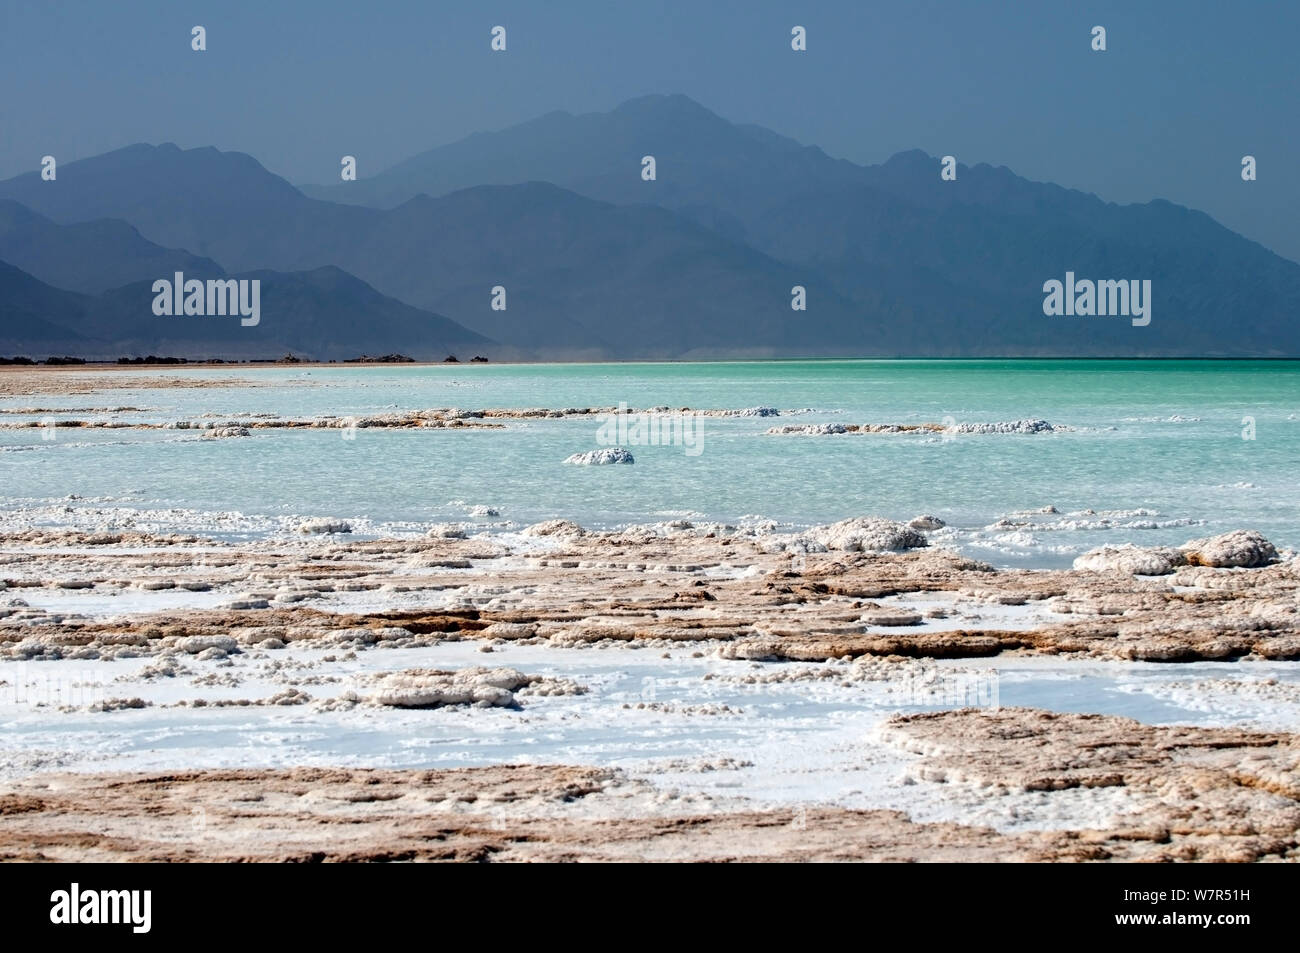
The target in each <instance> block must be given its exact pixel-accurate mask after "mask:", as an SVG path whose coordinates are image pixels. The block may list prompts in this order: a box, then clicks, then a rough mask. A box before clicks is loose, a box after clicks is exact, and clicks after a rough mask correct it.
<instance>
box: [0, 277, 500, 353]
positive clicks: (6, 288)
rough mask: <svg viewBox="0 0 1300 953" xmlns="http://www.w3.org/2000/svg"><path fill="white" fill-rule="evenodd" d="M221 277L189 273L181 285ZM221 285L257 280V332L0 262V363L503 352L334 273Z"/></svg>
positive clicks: (134, 291) (149, 296)
mask: <svg viewBox="0 0 1300 953" xmlns="http://www.w3.org/2000/svg"><path fill="white" fill-rule="evenodd" d="M223 274H224V273H223V272H221V271H220V269H212V270H209V271H206V272H204V271H200V270H197V269H196V270H195V271H192V272H186V273H185V277H186V279H190V278H199V279H206V278H213V277H219V276H222V275H223ZM160 277H164V276H160ZM165 277H169V278H170V277H171V276H170V275H167V276H165ZM229 277H231V278H237V279H238V278H248V279H260V280H261V282H262V284H261V320H260V323H259V324H257V325H256V326H252V327H244V326H242V325H241V324H240V318H239V316H238V315H234V316H231V315H226V316H207V317H199V316H193V315H190V316H185V315H179V316H177V315H172V316H158V315H155V314H154V313H153V300H154V293H153V290H152V286H153V280H154V279H146V280H144V281H140V282H135V283H132V284H129V285H126V286H124V287H121V288H115V289H112V290H110V291H107V292H105V293H103V294H101V295H98V296H95V297H90V296H87V295H80V294H75V293H72V292H67V291H61V290H59V289H57V288H52V287H50V286H49V285H47V284H45V283H44V282H41V281H38V280H37V279H36V278H33V277H32V276H31V275H28V274H26V273H25V272H23V271H20V270H19V269H17V268H15V267H13V266H12V265H9V264H6V263H4V262H0V355H5V356H9V355H25V356H28V357H34V358H38V359H39V358H44V357H49V356H61V355H65V354H74V355H76V356H79V357H86V358H90V359H97V360H113V359H115V358H117V357H120V356H131V355H141V354H158V355H162V356H169V357H186V358H192V359H206V358H213V357H220V358H228V359H229V358H248V359H254V358H260V359H266V358H276V357H279V356H281V355H283V354H284V353H285V352H287V351H290V352H293V353H294V354H296V355H298V356H299V357H304V358H313V359H316V360H346V359H347V358H352V357H359V356H361V355H362V354H372V355H374V354H384V353H393V352H400V353H403V354H406V355H407V356H409V357H414V358H416V359H418V360H442V358H444V357H446V356H447V355H448V354H466V355H467V356H469V357H472V356H474V355H475V354H486V355H488V356H494V355H499V354H501V353H503V352H502V349H501V348H499V347H498V346H496V345H495V343H494V342H492V341H490V340H488V339H487V338H484V337H482V336H481V335H478V334H475V333H474V332H472V331H469V330H467V329H466V328H463V327H461V326H460V325H458V324H456V323H455V322H454V321H451V320H449V319H448V318H444V317H442V316H441V315H436V314H431V313H429V312H427V311H421V310H419V309H418V308H413V307H411V306H410V305H407V304H403V303H402V302H400V301H397V300H395V299H393V298H389V297H386V296H384V295H381V294H379V292H377V291H375V289H374V288H372V287H370V286H369V285H367V284H366V283H365V282H363V281H361V280H360V279H358V278H355V277H353V276H352V275H349V274H347V273H346V272H344V271H341V270H340V269H338V268H332V267H331V268H319V269H316V270H313V271H309V272H297V273H284V272H273V271H255V272H248V273H244V274H239V275H231V276H229ZM471 352H472V353H471Z"/></svg>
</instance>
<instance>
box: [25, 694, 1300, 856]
mask: <svg viewBox="0 0 1300 953" xmlns="http://www.w3.org/2000/svg"><path fill="white" fill-rule="evenodd" d="M883 739H884V741H885V742H886V743H891V744H895V745H899V746H902V747H904V748H907V749H910V750H912V751H914V752H917V753H918V754H920V756H921V760H920V762H919V763H918V767H917V773H918V774H919V776H920V778H921V780H918V781H917V782H916V783H945V784H978V785H981V786H984V787H985V788H987V789H988V794H989V796H990V797H993V798H996V797H998V796H1001V793H1002V792H1005V791H1015V790H1032V791H1039V792H1042V796H1043V797H1046V798H1051V797H1055V796H1064V794H1063V792H1068V791H1071V790H1076V789H1084V790H1086V789H1089V788H1099V787H1113V786H1123V787H1125V788H1127V789H1129V790H1130V792H1131V793H1132V794H1133V795H1134V796H1135V797H1136V798H1138V799H1140V800H1139V803H1140V805H1141V810H1140V811H1139V812H1137V813H1135V814H1131V815H1123V816H1119V817H1117V818H1115V820H1114V823H1113V825H1111V826H1107V827H1099V828H1096V829H1079V830H1043V831H1030V832H1018V833H1002V832H998V831H996V830H993V829H990V828H987V827H976V826H969V825H963V824H959V823H953V822H936V823H918V822H915V821H912V820H910V819H909V818H908V817H907V816H906V815H905V814H903V813H901V812H898V811H888V810H848V809H843V808H837V807H828V806H808V807H806V808H794V809H791V808H781V809H774V810H750V809H745V808H744V807H743V805H742V806H741V807H739V808H734V807H733V808H731V809H728V810H716V811H711V812H708V813H699V812H698V811H696V812H694V813H682V812H681V811H676V812H674V811H672V810H665V809H664V806H663V804H664V802H663V800H662V798H658V799H656V800H655V801H654V805H655V806H654V807H649V806H647V802H644V801H637V800H636V799H635V797H630V796H629V795H635V794H636V792H637V785H638V783H639V782H634V781H632V780H630V779H628V778H627V777H625V776H624V775H623V774H621V773H620V772H618V771H615V770H611V769H602V768H590V767H576V766H565V765H499V766H492V767H478V768H462V769H450V770H425V771H418V770H410V771H393V770H367V769H353V768H294V769H280V770H276V769H266V770H206V771H179V772H171V773H151V774H109V775H92V774H56V775H49V774H47V775H33V776H29V777H27V778H25V779H22V780H20V781H15V782H10V783H9V784H8V785H7V786H6V787H7V790H5V791H0V813H3V814H4V816H5V823H4V825H0V859H5V860H62V861H70V860H75V861H94V860H147V861H198V860H221V861H287V862H322V861H392V860H411V861H575V860H587V861H592V860H600V861H611V860H613V861H620V860H624V861H632V860H652V861H662V860H693V861H756V860H784V861H798V860H843V861H856V860H874V861H916V860H922V861H1008V860H1010V861H1106V860H1117V861H1135V860H1136V861H1258V860H1291V861H1295V860H1298V859H1300V738H1298V737H1297V736H1296V735H1294V734H1286V733H1276V732H1274V733H1256V732H1249V731H1244V730H1239V729H1217V728H1179V727H1172V728H1171V727H1164V728H1161V727H1151V726H1146V725H1142V724H1139V723H1138V722H1134V721H1130V720H1128V719H1124V718H1116V717H1109V716H1099V715H1066V714H1055V713H1051V712H1045V711H1040V710H1036V709H1023V708H1013V709H1000V710H993V711H986V710H976V709H964V710H959V711H947V712H940V713H933V714H925V715H913V716H902V717H897V718H895V719H893V720H892V721H891V722H890V723H888V725H887V726H886V729H885V731H884V735H883Z"/></svg>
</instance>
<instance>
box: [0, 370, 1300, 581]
mask: <svg viewBox="0 0 1300 953" xmlns="http://www.w3.org/2000/svg"><path fill="white" fill-rule="evenodd" d="M126 373H129V374H130V375H131V376H133V377H149V376H160V377H176V376H180V375H195V376H199V377H203V378H236V379H242V380H248V381H251V382H253V383H255V384H256V385H257V386H247V387H245V386H238V387H214V388H197V389H192V388H185V389H155V388H145V389H139V390H119V389H113V390H108V391H103V392H100V393H95V394H78V395H73V396H67V397H59V398H55V397H49V396H44V395H34V396H24V397H7V398H0V411H6V410H8V411H13V410H15V409H20V408H25V407H40V408H59V407H69V408H81V407H116V406H122V405H128V406H134V407H139V408H142V410H141V411H139V412H126V413H115V414H98V415H96V414H86V413H75V414H73V413H70V414H68V415H67V416H70V417H82V418H84V417H91V418H94V417H100V418H105V417H114V418H116V419H121V420H141V421H153V422H163V421H171V420H177V419H191V418H194V417H197V416H198V415H199V414H202V413H219V414H230V415H233V414H241V413H242V414H248V413H269V414H275V415H281V416H325V415H337V416H347V415H364V414H373V413H381V412H386V411H394V410H412V409H422V408H433V407H452V406H456V407H462V408H471V409H472V408H507V407H512V408H513V407H549V408H564V407H575V406H577V407H581V406H614V405H617V404H619V403H620V402H626V403H627V404H628V405H629V406H631V407H637V408H644V407H648V406H657V405H669V406H673V407H683V406H689V407H692V408H711V409H724V408H730V409H738V408H746V407H754V406H767V407H775V408H779V409H780V410H781V412H782V416H780V417H775V418H756V417H738V418H722V419H719V418H706V419H704V420H703V422H702V427H703V437H702V442H701V444H700V450H701V452H700V453H699V454H698V455H692V454H688V453H687V452H685V448H683V447H681V446H632V447H630V448H629V449H631V450H632V451H633V452H634V454H635V457H636V463H635V464H634V465H632V466H606V467H575V466H571V465H566V464H564V463H563V462H562V461H563V460H564V458H565V457H567V456H568V455H570V454H572V453H576V452H579V451H583V450H589V449H593V448H595V447H596V446H598V443H597V429H598V427H599V422H598V421H596V420H593V419H590V418H587V419H573V420H526V421H506V422H505V423H506V429H504V430H460V431H457V430H378V429H371V430H366V429H362V430H360V431H358V432H357V433H356V439H354V440H345V439H342V436H343V434H342V432H341V431H337V430H260V431H259V430H254V431H253V435H252V436H251V437H249V438H236V439H223V440H207V439H203V438H200V437H197V436H195V435H194V434H193V433H186V432H184V431H149V430H111V431H98V432H95V431H84V430H83V431H75V430H60V431H56V432H55V434H54V439H53V440H43V439H42V432H41V431H39V430H34V429H33V430H19V431H14V430H0V521H3V524H4V525H7V526H11V527H12V526H30V525H61V524H62V525H85V526H108V525H115V526H124V525H135V526H136V527H137V528H142V529H184V530H195V531H200V532H205V533H211V534H214V535H218V536H226V537H230V538H248V537H254V536H259V535H267V534H275V533H283V532H288V531H290V530H291V528H292V526H293V525H294V524H295V523H296V521H297V519H298V518H299V517H307V516H333V517H340V518H344V519H348V520H351V521H354V522H355V525H354V529H357V530H358V531H360V532H374V533H386V532H399V531H419V530H420V529H422V528H423V527H424V526H425V525H426V524H428V523H430V522H439V521H446V520H465V519H467V514H468V510H469V508H470V507H472V506H474V505H488V506H492V507H496V508H497V509H499V510H500V511H501V519H500V520H478V521H477V522H478V523H479V524H480V525H482V526H483V528H484V529H493V528H496V529H504V528H510V526H511V525H513V526H516V527H517V526H520V525H525V524H528V523H532V522H536V521H538V520H541V519H547V518H553V517H563V518H567V519H573V520H576V521H577V522H579V523H582V524H584V525H586V526H589V527H611V526H617V525H625V524H629V523H644V522H655V521H659V520H664V519H673V518H689V519H696V520H720V521H726V522H733V523H734V522H738V521H742V520H745V519H771V520H775V521H778V522H779V523H782V524H788V525H790V526H806V525H812V524H817V523H827V522H832V521H834V520H837V519H842V518H845V517H849V516H860V515H868V514H875V515H880V516H886V517H891V518H895V519H904V520H905V519H909V518H911V517H913V516H915V515H917V514H919V513H933V514H935V515H938V516H940V517H942V518H943V519H944V520H946V521H947V522H948V524H949V529H947V530H944V531H942V532H940V533H938V534H936V536H935V538H934V541H935V542H938V543H943V544H945V545H953V546H957V547H959V548H961V549H963V550H965V551H966V552H968V553H970V554H971V555H974V556H977V557H979V558H982V559H986V560H988V561H990V562H993V563H995V564H997V565H1027V566H1042V567H1052V566H1062V565H1068V564H1069V562H1070V561H1071V560H1072V559H1073V557H1074V556H1075V555H1077V554H1078V553H1080V552H1083V551H1086V550H1087V549H1089V548H1092V547H1093V546H1096V545H1100V544H1102V543H1122V542H1134V543H1138V544H1145V545H1153V544H1179V543H1182V542H1185V541H1186V540H1188V539H1190V538H1193V537H1198V536H1205V535H1210V534H1213V533H1217V532H1223V531H1226V530H1229V529H1237V528H1246V527H1249V528H1256V529H1259V530H1261V531H1262V532H1264V534H1265V535H1267V536H1268V537H1269V538H1270V539H1272V540H1273V541H1274V542H1275V543H1276V544H1278V545H1279V546H1285V547H1288V548H1296V547H1298V546H1300V510H1298V508H1297V501H1298V500H1300V492H1298V491H1300V467H1298V466H1297V464H1300V362H1281V361H1278V362H1214V361H1149V362H1144V361H952V362H945V361H817V362H762V363H728V364H620V365H599V364H596V365H545V366H537V365H499V366H498V365H486V366H465V365H460V366H438V367H402V366H394V367H380V368H354V367H339V368H292V367H289V368H284V369H280V368H273V369H256V370H250V369H209V368H200V369H176V368H168V369H166V370H162V371H137V370H134V369H133V370H131V371H129V372H126ZM794 411H798V412H797V413H792V412H794ZM50 416H54V417H57V416H58V415H57V414H50V413H44V412H43V413H35V414H15V413H0V421H9V422H16V421H22V420H29V419H37V420H39V419H44V418H47V417H50ZM944 418H951V420H952V421H954V422H956V423H971V422H996V421H1013V420H1018V419H1022V418H1042V419H1046V420H1047V421H1049V422H1051V423H1052V424H1055V425H1065V426H1068V427H1072V428H1075V429H1074V430H1072V431H1070V432H1062V433H1049V434H1032V435H1027V434H986V435H980V434H971V435H943V436H940V435H938V434H925V435H916V434H899V435H888V434H879V435H839V436H813V437H809V436H774V435H768V434H765V433H764V431H766V430H767V429H768V428H769V427H771V426H774V425H779V424H790V423H797V424H804V423H823V422H839V423H902V424H908V423H921V422H942V421H943V420H944ZM1246 418H1252V419H1253V421H1254V427H1255V439H1253V440H1245V439H1243V438H1242V437H1243V429H1244V428H1245V426H1246V423H1247V421H1246ZM74 495H75V496H77V497H81V498H82V499H79V500H68V499H67V497H69V496H74ZM1047 506H1054V507H1056V509H1057V510H1058V511H1059V513H1057V514H1036V515H1033V516H1027V517H1013V518H1012V523H1013V524H1019V523H1026V522H1027V523H1028V524H1029V525H1003V526H998V525H996V524H997V523H998V521H999V520H1002V519H1005V518H1007V517H1009V516H1012V514H1017V513H1023V512H1024V511H1030V510H1038V509H1040V508H1043V507H1047ZM135 511H143V512H140V513H137V512H135ZM1089 511H1091V512H1089Z"/></svg>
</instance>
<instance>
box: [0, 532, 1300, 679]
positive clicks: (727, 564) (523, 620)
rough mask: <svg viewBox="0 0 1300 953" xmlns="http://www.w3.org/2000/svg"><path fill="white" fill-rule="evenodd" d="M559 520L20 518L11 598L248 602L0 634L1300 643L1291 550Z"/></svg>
mask: <svg viewBox="0 0 1300 953" xmlns="http://www.w3.org/2000/svg"><path fill="white" fill-rule="evenodd" d="M545 539H546V545H547V546H548V547H549V548H548V549H546V550H544V551H542V552H539V553H528V554H525V555H523V556H520V555H518V554H516V555H514V556H510V558H509V559H508V560H503V559H502V557H505V556H507V555H508V549H507V547H505V546H504V545H503V544H501V543H498V542H496V541H492V540H489V539H486V538H483V537H479V538H471V539H454V538H442V537H436V536H425V537H419V538H411V539H390V540H364V541H352V542H338V541H334V540H320V541H314V540H313V541H302V542H298V541H294V542H292V543H290V542H284V541H278V542H277V541H266V542H257V543H247V544H239V545H228V544H215V543H213V544H208V543H205V542H203V541H196V538H195V537H187V536H177V535H173V534H168V535H163V536H156V537H155V536H150V535H149V534H146V533H138V532H129V533H127V532H113V533H108V534H95V533H74V532H67V531H47V530H27V531H22V532H18V533H10V534H6V535H3V536H0V574H3V575H0V583H2V584H3V587H4V588H3V590H0V591H5V590H7V591H8V593H10V594H11V595H10V599H11V600H12V598H13V597H14V596H20V595H21V593H22V590H24V589H30V588H33V587H36V588H40V587H45V588H57V589H87V588H94V589H101V588H108V589H113V590H122V589H132V588H135V589H144V590H148V589H165V588H183V589H194V590H221V591H228V592H229V593H230V597H231V599H232V600H233V601H232V603H231V606H230V607H228V608H220V609H190V610H163V611H155V612H146V613H138V614H135V615H130V616H126V617H122V618H117V619H114V620H112V621H108V620H102V619H88V618H77V617H76V616H75V615H70V614H68V613H42V612H41V611H40V610H37V609H29V608H28V609H24V608H22V607H14V606H10V607H8V608H6V607H5V605H4V604H3V602H4V600H0V652H4V651H6V648H5V647H6V646H8V647H10V648H12V647H14V646H16V645H17V644H19V643H24V642H26V643H28V644H29V648H28V649H24V650H23V652H24V657H30V656H32V655H39V654H41V652H42V651H44V650H45V648H49V647H54V648H57V647H59V646H77V647H85V646H91V647H94V646H96V645H99V644H122V642H123V640H127V641H131V642H133V643H134V644H137V645H140V646H143V647H144V648H146V649H148V648H150V647H151V646H154V645H155V643H156V642H157V640H159V639H161V638H165V637H167V636H191V635H214V634H227V633H235V632H236V631H240V632H242V636H243V638H242V639H241V641H244V642H252V641H259V640H260V639H259V638H258V636H257V631H258V630H265V633H264V634H263V635H262V636H261V638H270V637H276V638H281V639H282V640H284V641H295V640H311V639H314V638H320V637H326V636H330V635H332V634H337V633H338V632H339V631H340V630H345V629H365V628H374V627H391V626H399V627H402V628H405V629H407V630H408V631H409V632H410V633H411V634H412V635H413V636H419V637H423V638H426V639H427V638H432V637H443V638H475V637H487V638H495V637H496V635H495V634H492V633H489V634H488V635H486V636H483V635H481V633H483V632H484V630H487V629H489V627H490V626H491V625H492V624H493V623H513V624H517V625H525V626H534V627H535V629H534V630H533V631H534V632H535V637H536V638H543V639H547V638H549V639H552V640H554V641H556V642H557V643H559V644H572V645H580V644H584V643H590V642H596V641H601V640H604V639H612V640H621V641H628V640H654V639H666V640H678V641H680V640H686V641H715V642H719V643H728V644H731V645H733V646H734V647H735V651H739V652H740V653H741V654H743V655H747V656H749V657H755V658H759V657H767V658H777V659H781V658H785V659H798V660H814V659H825V658H831V657H840V656H857V655H900V656H924V657H933V658H963V657H980V656H990V655H997V654H1001V653H1007V652H1015V653H1030V654H1049V655H1051V654H1071V655H1079V656H1089V657H1097V658H1116V659H1135V660H1155V661H1171V662H1175V661H1195V660H1205V659H1234V658H1240V657H1244V656H1253V657H1257V658H1266V659H1296V658H1300V610H1298V609H1297V605H1298V604H1300V598H1298V596H1300V574H1298V573H1297V566H1296V563H1295V562H1294V561H1290V562H1281V563H1277V564H1274V565H1269V566H1266V567H1263V568H1256V569H1211V568H1206V567H1188V568H1185V569H1182V570H1179V572H1177V573H1175V574H1173V575H1171V576H1165V577H1157V578H1149V577H1141V576H1134V575H1131V574H1128V573H1123V572H1094V571H1082V570H1056V571H1027V570H994V569H992V568H991V567H989V566H988V565H986V564H984V563H980V562H978V561H975V560H971V559H968V558H966V557H963V556H960V555H958V554H956V553H953V552H950V551H946V550H942V549H937V548H928V549H920V550H914V551H910V552H902V553H860V552H829V553H812V554H808V555H807V556H804V557H800V563H799V564H798V568H795V566H796V564H795V563H794V562H792V557H791V555H790V554H789V553H784V552H768V551H765V549H766V543H765V538H764V537H757V538H756V537H753V536H745V535H742V534H739V533H734V534H733V533H732V532H730V531H729V530H728V529H727V528H723V529H709V530H707V531H697V532H694V533H691V532H681V533H675V534H673V535H671V536H662V535H656V534H654V533H651V532H648V531H646V530H644V529H634V530H628V531H622V532H616V533H595V532H589V533H584V534H582V535H576V534H567V535H549V536H547V537H546V538H545ZM181 544H185V545H181ZM33 548H39V556H38V555H36V554H34V553H33V552H32V550H33ZM466 566H468V567H469V571H468V572H467V571H466V570H465V569H464V568H461V567H466ZM346 591H358V592H363V591H373V592H376V593H377V597H376V598H378V597H379V596H378V594H379V593H386V592H401V593H406V594H408V601H410V600H411V599H414V600H416V601H417V602H418V600H419V599H420V596H421V594H425V598H427V599H429V600H436V601H437V602H438V604H440V605H443V606H447V605H448V599H449V598H450V599H451V601H452V603H453V604H452V605H451V606H450V607H448V608H438V609H420V608H402V609H390V610H384V611H370V612H350V613H349V612H331V611H328V609H327V608H315V607H313V606H312V605H309V604H304V603H310V602H312V601H313V600H324V599H328V598H329V597H330V596H331V594H333V593H337V592H346ZM249 594H251V595H252V596H253V597H255V599H260V600H261V601H260V602H258V601H255V602H252V603H249V604H248V606H247V607H244V603H243V602H241V601H239V600H241V599H243V598H244V596H245V595H249ZM893 596H898V597H899V598H900V599H903V600H908V599H917V600H927V599H928V600H931V602H932V603H933V600H935V599H941V600H946V601H944V602H942V603H938V604H942V605H943V606H945V607H947V608H949V609H952V610H960V611H962V612H964V613H965V616H964V617H963V616H961V615H957V616H954V617H953V618H952V619H951V621H950V623H948V624H945V625H943V626H933V625H929V626H927V625H925V624H922V623H923V621H924V620H922V619H921V618H920V617H919V611H917V610H913V609H911V608H909V607H908V606H907V605H905V604H903V605H900V604H898V603H892V604H891V603H885V602H881V601H880V600H885V599H889V598H890V597H893ZM245 601H247V600H245ZM457 602H459V604H458V605H456V604H455V603H457ZM260 605H265V607H264V608H259V607H258V606H260ZM1006 609H1016V611H1019V612H1022V613H1023V621H1019V622H1015V623H1014V624H1012V623H1008V622H1006V621H1004V620H1002V619H1000V618H990V617H988V616H987V615H986V613H989V612H993V611H994V610H996V611H1005V610H1006ZM137 636H138V637H139V638H137ZM516 637H517V636H516ZM728 651H731V650H730V649H729V650H728Z"/></svg>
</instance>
